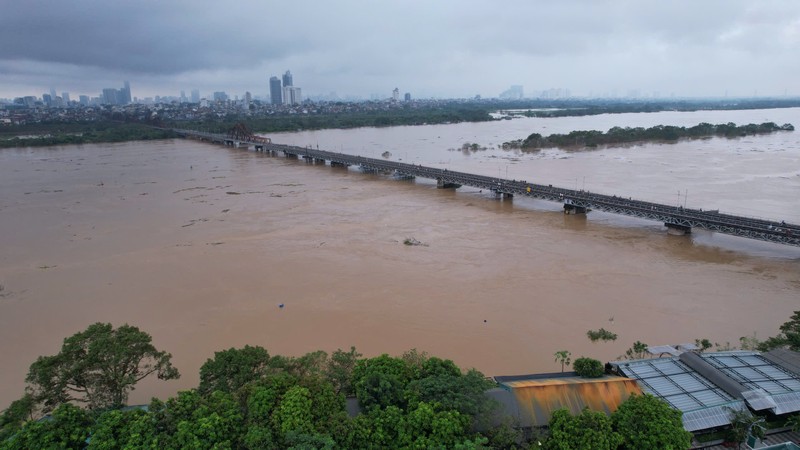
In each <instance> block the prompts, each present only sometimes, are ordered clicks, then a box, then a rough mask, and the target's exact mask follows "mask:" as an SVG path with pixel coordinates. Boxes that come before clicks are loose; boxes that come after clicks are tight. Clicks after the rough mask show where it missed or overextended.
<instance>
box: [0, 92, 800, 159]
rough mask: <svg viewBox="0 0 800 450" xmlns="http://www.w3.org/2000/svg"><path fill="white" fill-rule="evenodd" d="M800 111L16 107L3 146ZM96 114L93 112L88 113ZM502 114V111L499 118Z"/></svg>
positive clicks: (579, 104)
mask: <svg viewBox="0 0 800 450" xmlns="http://www.w3.org/2000/svg"><path fill="white" fill-rule="evenodd" d="M791 107H800V99H718V100H713V99H700V100H664V99H659V100H629V99H519V100H500V99H477V98H476V99H469V100H464V99H451V100H438V99H436V100H434V99H429V100H415V101H411V102H387V101H369V102H355V103H353V102H310V101H309V102H304V103H303V104H301V105H293V106H288V105H280V106H277V107H276V106H274V105H268V104H265V103H261V102H258V101H256V102H253V103H252V104H251V105H250V108H249V109H244V108H243V107H242V106H241V105H239V104H236V103H234V102H219V103H211V104H209V105H208V106H200V105H199V104H197V103H176V102H173V103H169V104H157V105H142V104H132V105H126V106H124V107H111V106H108V105H106V106H100V107H88V108H87V107H75V108H72V109H63V108H51V109H41V108H40V109H30V110H28V109H24V108H22V109H20V108H16V107H15V108H14V109H13V110H11V112H12V113H13V116H14V118H13V120H12V119H9V120H10V122H7V124H4V125H2V126H0V148H4V147H6V148H7V147H33V146H51V145H67V144H87V143H100V142H121V141H131V140H147V139H168V138H173V137H176V136H175V135H174V134H173V133H171V132H170V131H169V130H167V129H157V128H152V127H149V126H148V125H154V126H157V127H164V128H187V129H195V130H202V131H209V132H215V133H224V132H227V131H228V130H229V129H230V128H231V127H232V126H233V125H234V124H237V123H245V124H246V125H247V126H248V128H249V129H251V130H254V131H256V132H258V133H276V132H292V131H305V130H321V129H349V128H359V127H389V126H406V125H408V126H416V125H433V124H452V123H462V122H488V121H494V120H503V119H511V118H514V117H566V116H585V115H597V114H621V113H646V112H659V111H699V110H706V111H708V110H741V109H771V108H791ZM89 112H91V114H89ZM498 112H499V113H498Z"/></svg>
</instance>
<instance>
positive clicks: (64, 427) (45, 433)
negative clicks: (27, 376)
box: [0, 403, 92, 450]
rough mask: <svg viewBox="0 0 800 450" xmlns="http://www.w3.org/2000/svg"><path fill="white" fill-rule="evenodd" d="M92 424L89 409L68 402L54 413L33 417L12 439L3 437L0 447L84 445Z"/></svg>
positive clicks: (26, 448) (6, 449)
mask: <svg viewBox="0 0 800 450" xmlns="http://www.w3.org/2000/svg"><path fill="white" fill-rule="evenodd" d="M91 424H92V420H91V418H90V417H89V414H88V413H87V412H86V411H84V410H82V409H80V408H78V407H77V406H74V405H71V404H69V403H64V404H62V405H59V406H58V407H57V408H56V409H55V410H54V411H53V414H52V416H51V417H49V418H46V419H44V420H40V421H30V422H28V423H26V424H25V425H24V426H23V427H22V428H21V429H20V430H19V431H17V432H16V433H15V434H14V435H13V436H11V437H10V438H8V440H4V441H0V449H3V450H29V449H82V448H84V446H85V445H86V439H87V438H88V437H89V431H90V427H91Z"/></svg>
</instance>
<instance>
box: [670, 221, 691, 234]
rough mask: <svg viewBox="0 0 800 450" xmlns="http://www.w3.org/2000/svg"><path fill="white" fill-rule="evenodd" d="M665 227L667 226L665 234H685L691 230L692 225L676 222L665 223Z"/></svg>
mask: <svg viewBox="0 0 800 450" xmlns="http://www.w3.org/2000/svg"><path fill="white" fill-rule="evenodd" d="M664 226H665V227H667V234H671V235H673V236H685V235H687V234H690V233H691V232H692V227H690V226H688V225H678V224H677V223H665V224H664Z"/></svg>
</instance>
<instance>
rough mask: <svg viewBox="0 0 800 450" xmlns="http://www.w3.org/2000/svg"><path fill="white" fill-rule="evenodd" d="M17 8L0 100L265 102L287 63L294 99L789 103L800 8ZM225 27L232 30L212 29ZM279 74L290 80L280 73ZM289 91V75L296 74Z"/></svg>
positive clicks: (94, 1)
mask: <svg viewBox="0 0 800 450" xmlns="http://www.w3.org/2000/svg"><path fill="white" fill-rule="evenodd" d="M145 3H146V6H147V7H146V8H145V7H144V6H145V5H143V4H140V3H119V2H111V3H109V2H102V1H99V0H77V1H75V2H70V3H63V2H47V1H46V2H44V3H43V2H27V3H21V4H19V5H17V6H18V7H15V8H14V9H13V10H9V11H4V14H3V15H2V17H0V39H2V40H3V41H4V42H7V43H10V45H4V46H3V47H2V48H1V49H0V98H14V97H22V96H31V95H33V96H37V97H41V96H42V94H47V93H48V91H50V89H51V88H55V89H57V90H58V92H62V93H63V92H69V93H70V94H71V96H72V99H73V100H74V99H75V98H78V95H88V96H92V97H93V96H98V95H100V94H101V93H102V89H103V88H105V87H107V86H117V85H119V83H120V82H121V81H122V80H129V81H130V83H131V85H133V86H134V88H133V95H134V96H135V97H138V98H144V97H155V96H157V95H158V96H176V97H177V96H178V95H179V93H180V92H181V91H186V90H199V91H201V92H203V93H204V96H205V97H208V95H209V93H212V92H220V91H224V92H228V93H230V94H233V95H239V96H242V95H244V93H245V92H252V94H253V96H255V97H262V98H265V97H266V96H267V95H268V94H269V92H270V89H269V76H271V75H272V74H278V79H279V80H281V77H282V76H283V75H286V73H285V71H286V70H287V68H291V70H292V73H293V74H296V75H297V76H299V77H300V78H301V80H302V81H301V82H300V83H299V84H300V85H302V86H303V97H304V98H305V97H315V96H328V95H330V94H331V93H335V95H336V96H338V97H339V98H343V99H346V98H348V97H356V98H373V97H374V96H376V95H377V96H380V97H381V98H390V97H391V96H392V90H393V89H394V88H395V87H399V88H400V89H401V90H402V91H403V92H411V93H413V96H414V98H431V97H435V98H470V97H473V96H475V95H481V96H483V97H487V98H494V97H498V96H500V95H501V94H502V93H504V92H506V91H508V90H509V87H510V86H524V92H525V94H526V96H528V97H535V96H537V94H540V93H543V92H557V91H561V92H567V91H569V92H570V93H571V95H572V96H578V97H620V98H624V97H631V96H637V95H638V96H642V97H654V96H660V97H670V96H677V97H724V96H726V95H728V96H731V97H749V96H776V97H777V96H784V95H789V96H798V95H800V80H798V79H797V77H796V76H794V74H795V73H798V72H800V58H797V57H796V55H797V54H800V3H798V2H796V1H793V0H767V1H763V2H758V3H754V2H748V1H743V0H734V1H721V0H716V1H709V2H703V3H700V4H698V3H697V2H691V1H688V0H679V1H676V2H666V3H665V2H650V1H646V2H630V1H623V0H610V1H607V2H591V1H586V0H571V1H565V2H557V3H554V2H535V1H534V2H531V1H522V0H519V1H511V2H506V3H503V4H500V5H498V4H494V3H489V2H479V1H458V2H457V1H444V2H437V3H434V4H431V3H429V2H425V3H423V2H419V1H410V2H407V1H406V2H399V1H388V2H378V3H363V2H358V1H354V0H353V1H336V2H330V3H322V4H319V3H315V2H310V1H308V2H307V4H301V5H299V6H302V8H300V9H301V10H303V11H304V13H303V17H302V18H303V26H302V27H298V26H297V24H295V23H294V22H292V21H286V23H272V22H269V26H267V23H268V21H267V20H266V18H268V17H286V16H290V15H291V14H292V13H295V12H296V11H297V10H298V5H295V4H292V5H286V4H281V3H274V4H263V3H262V2H256V1H248V0H243V1H239V2H236V3H234V4H233V6H225V7H221V6H219V4H218V3H217V2H211V1H198V2H182V1H177V2H166V3H165V2H145ZM301 3H303V1H301ZM226 23H227V24H236V26H235V27H233V28H232V27H229V26H226V25H225V24H226ZM290 75H291V74H290ZM295 84H298V83H295Z"/></svg>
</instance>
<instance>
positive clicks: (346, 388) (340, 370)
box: [325, 347, 363, 395]
mask: <svg viewBox="0 0 800 450" xmlns="http://www.w3.org/2000/svg"><path fill="white" fill-rule="evenodd" d="M361 356H363V355H362V354H361V353H358V352H357V351H356V348H355V347H350V351H349V352H345V351H343V350H342V349H338V350H336V351H335V352H333V353H331V357H330V360H329V361H328V367H327V368H326V371H325V377H326V378H327V379H328V380H329V381H330V382H331V383H333V386H334V388H335V389H336V392H339V393H342V394H344V395H353V394H355V389H354V388H353V382H352V378H353V370H354V369H355V367H356V361H358V358H360V357H361Z"/></svg>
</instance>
